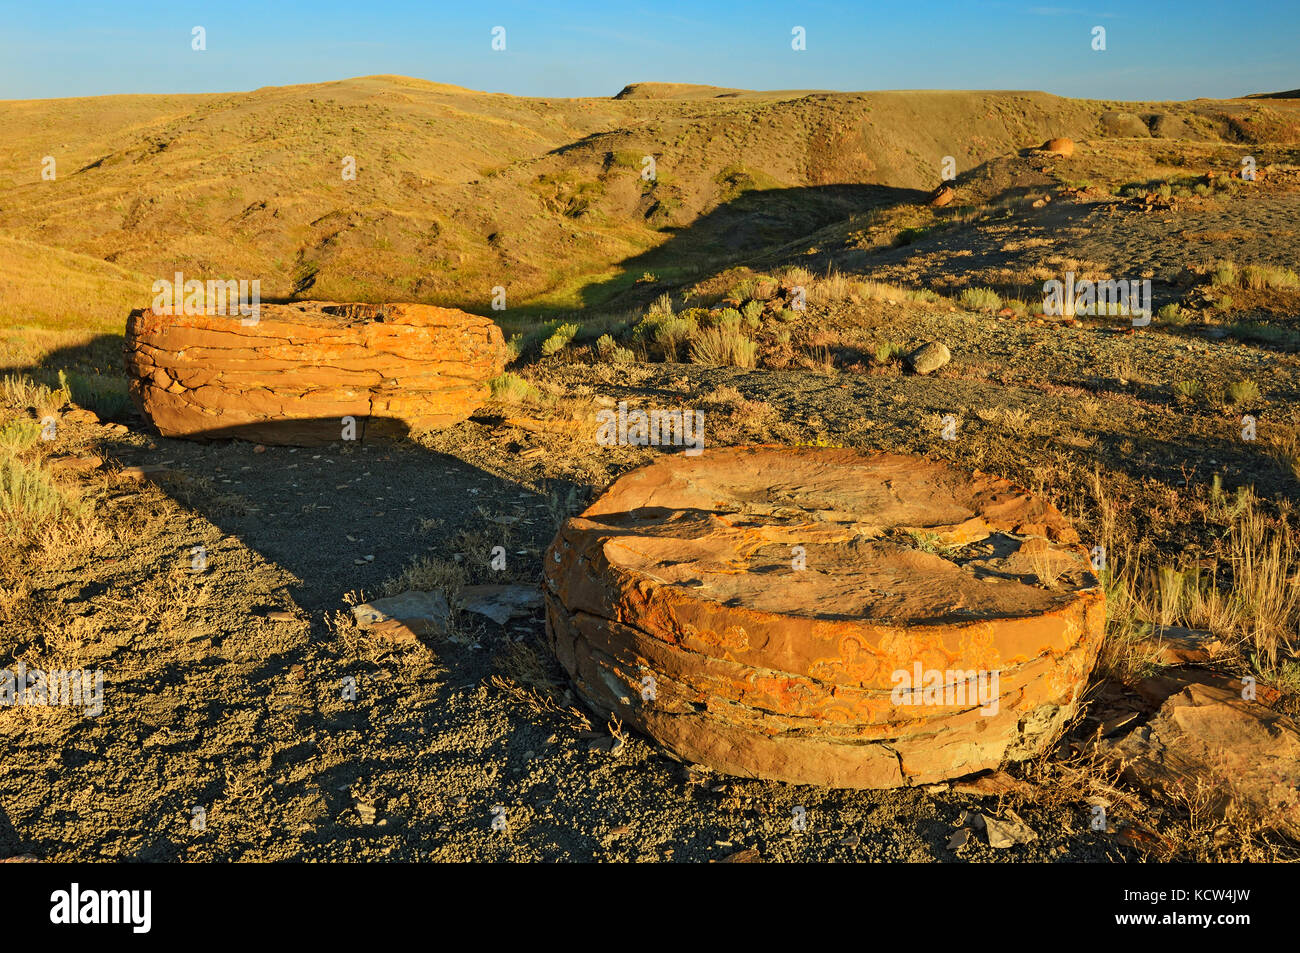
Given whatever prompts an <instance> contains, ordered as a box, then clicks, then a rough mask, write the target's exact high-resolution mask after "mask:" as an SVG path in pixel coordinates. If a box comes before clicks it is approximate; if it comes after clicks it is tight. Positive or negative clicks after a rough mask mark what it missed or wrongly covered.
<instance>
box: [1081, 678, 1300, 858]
mask: <svg viewBox="0 0 1300 953" xmlns="http://www.w3.org/2000/svg"><path fill="white" fill-rule="evenodd" d="M1167 677H1172V676H1167ZM1194 678H1195V680H1191V679H1189V680H1187V681H1186V682H1184V684H1183V686H1182V688H1181V690H1179V691H1174V692H1171V693H1170V694H1169V695H1168V696H1167V697H1166V698H1165V700H1164V702H1163V704H1161V706H1160V708H1159V710H1158V711H1157V712H1156V714H1155V715H1154V716H1153V717H1152V718H1151V720H1150V721H1148V722H1147V723H1146V724H1145V725H1142V726H1141V727H1139V728H1137V729H1135V730H1134V731H1132V732H1130V733H1129V734H1127V735H1126V736H1124V737H1123V738H1121V739H1118V740H1115V741H1108V740H1107V741H1102V742H1101V743H1100V744H1099V745H1098V750H1099V752H1100V753H1101V755H1102V756H1103V757H1105V758H1107V759H1108V760H1110V761H1111V762H1113V763H1115V764H1116V765H1118V766H1119V767H1120V769H1121V770H1122V772H1123V774H1124V777H1125V778H1126V779H1127V780H1128V781H1129V782H1130V783H1134V784H1138V785H1140V786H1142V787H1145V788H1148V789H1151V790H1155V791H1157V792H1160V793H1162V794H1164V795H1166V796H1184V797H1190V798H1194V799H1196V800H1198V801H1204V802H1207V806H1208V807H1209V809H1210V810H1211V811H1213V812H1214V813H1215V814H1217V815H1219V816H1226V815H1228V814H1230V813H1234V812H1235V813H1239V814H1244V815H1245V816H1247V817H1248V818H1250V819H1251V820H1252V821H1254V822H1256V823H1259V824H1261V825H1263V826H1265V827H1271V828H1274V829H1277V830H1281V831H1284V832H1286V833H1288V834H1289V835H1290V836H1292V837H1297V836H1300V726H1297V724H1296V723H1295V722H1294V721H1293V720H1292V719H1290V718H1288V717H1287V716H1286V715H1283V714H1281V713H1279V712H1275V711H1272V710H1271V709H1269V708H1267V707H1265V706H1264V705H1261V704H1260V703H1259V702H1258V701H1247V700H1245V699H1243V698H1242V689H1243V685H1242V683H1241V682H1239V681H1236V680H1235V679H1229V678H1225V677H1222V676H1218V675H1214V674H1212V673H1208V672H1197V673H1195V676H1194Z"/></svg>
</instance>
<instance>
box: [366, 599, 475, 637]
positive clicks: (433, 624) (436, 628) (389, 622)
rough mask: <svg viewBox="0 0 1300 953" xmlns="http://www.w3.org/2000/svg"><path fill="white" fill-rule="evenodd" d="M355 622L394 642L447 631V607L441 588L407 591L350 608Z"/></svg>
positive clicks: (448, 613) (448, 615) (449, 610)
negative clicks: (431, 590) (426, 590)
mask: <svg viewBox="0 0 1300 953" xmlns="http://www.w3.org/2000/svg"><path fill="white" fill-rule="evenodd" d="M352 616H353V618H355V619H356V621H357V625H359V626H361V627H362V628H363V629H367V630H368V631H370V632H371V633H372V634H374V635H378V636H381V637H384V638H390V639H394V640H397V641H414V640H416V639H418V638H419V637H420V636H425V635H440V634H444V633H445V632H446V631H447V622H448V619H449V618H450V616H451V609H450V608H449V607H448V605H447V597H446V596H444V595H443V594H442V592H441V591H436V590H435V591H433V592H421V591H419V590H415V589H413V590H410V591H408V592H403V593H402V594H400V595H396V596H390V597H389V598H387V599H375V600H374V601H372V602H366V603H362V604H361V605H359V606H353V607H352Z"/></svg>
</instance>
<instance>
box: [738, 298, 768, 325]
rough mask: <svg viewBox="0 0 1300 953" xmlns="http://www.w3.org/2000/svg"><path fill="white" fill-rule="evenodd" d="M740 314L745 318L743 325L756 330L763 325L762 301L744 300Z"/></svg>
mask: <svg viewBox="0 0 1300 953" xmlns="http://www.w3.org/2000/svg"><path fill="white" fill-rule="evenodd" d="M740 313H741V315H742V316H743V317H744V319H745V327H747V328H749V330H751V331H757V330H758V329H759V328H760V327H762V325H763V320H762V318H763V302H761V301H746V302H745V306H744V307H743V308H741V309H740Z"/></svg>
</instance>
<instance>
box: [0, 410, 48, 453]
mask: <svg viewBox="0 0 1300 953" xmlns="http://www.w3.org/2000/svg"><path fill="white" fill-rule="evenodd" d="M40 438H41V424H40V422H39V421H36V420H32V419H30V418H28V417H19V418H18V419H17V420H11V421H9V422H8V423H7V424H5V425H4V426H3V427H0V450H4V451H6V452H8V453H11V454H19V453H22V452H23V451H24V450H30V449H31V448H32V447H34V446H36V441H37V440H39V439H40Z"/></svg>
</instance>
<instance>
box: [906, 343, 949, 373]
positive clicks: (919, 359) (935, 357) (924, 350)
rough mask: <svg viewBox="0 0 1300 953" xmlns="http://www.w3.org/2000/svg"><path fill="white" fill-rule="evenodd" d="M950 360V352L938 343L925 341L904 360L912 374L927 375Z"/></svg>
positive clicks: (945, 346)
mask: <svg viewBox="0 0 1300 953" xmlns="http://www.w3.org/2000/svg"><path fill="white" fill-rule="evenodd" d="M950 360H952V352H950V351H949V350H948V347H947V345H945V344H943V343H941V342H939V341H927V342H926V343H924V344H922V345H921V346H920V347H918V348H917V349H916V350H915V351H913V352H912V353H911V354H909V355H907V357H906V358H904V363H906V364H907V366H908V368H910V369H911V371H912V373H914V374H929V373H931V372H933V371H937V370H938V369H939V368H941V367H943V366H944V365H945V364H947V363H948V362H949V361H950Z"/></svg>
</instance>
